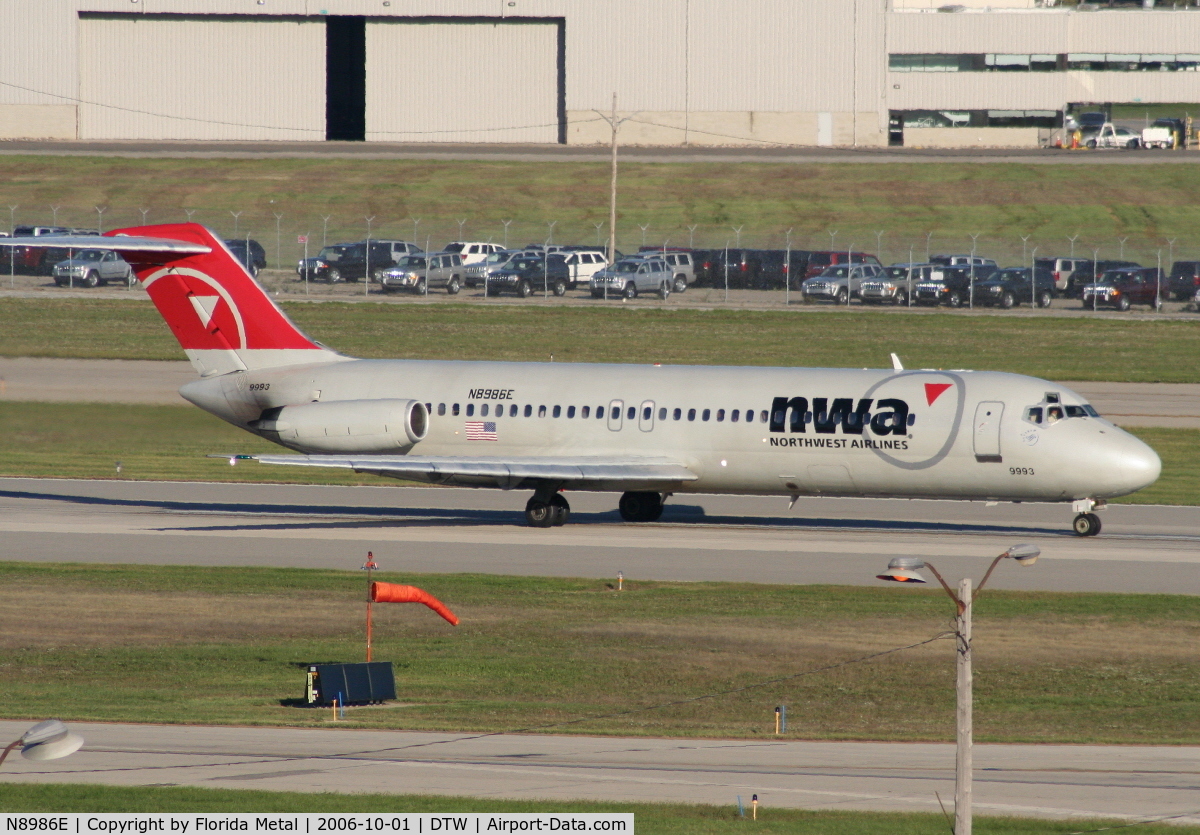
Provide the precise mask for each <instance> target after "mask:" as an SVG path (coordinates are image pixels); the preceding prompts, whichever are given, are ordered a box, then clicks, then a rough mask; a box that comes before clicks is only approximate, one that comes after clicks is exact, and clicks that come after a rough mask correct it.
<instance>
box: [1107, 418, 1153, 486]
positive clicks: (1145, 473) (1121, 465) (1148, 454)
mask: <svg viewBox="0 0 1200 835" xmlns="http://www.w3.org/2000/svg"><path fill="white" fill-rule="evenodd" d="M1121 434H1122V435H1123V436H1124V437H1123V438H1122V442H1121V444H1120V447H1119V449H1118V450H1116V464H1117V468H1118V471H1119V472H1120V476H1121V486H1122V487H1124V488H1125V490H1126V492H1129V493H1133V492H1134V491H1136V490H1141V489H1142V488H1143V487H1149V486H1150V485H1151V484H1153V483H1154V482H1155V481H1157V480H1158V477H1159V475H1161V474H1162V459H1161V458H1159V457H1158V453H1157V452H1155V451H1154V450H1153V449H1151V448H1150V447H1149V446H1148V445H1146V444H1145V443H1143V442H1142V441H1141V440H1139V439H1138V438H1135V437H1134V436H1133V435H1130V434H1128V433H1126V432H1122V433H1121Z"/></svg>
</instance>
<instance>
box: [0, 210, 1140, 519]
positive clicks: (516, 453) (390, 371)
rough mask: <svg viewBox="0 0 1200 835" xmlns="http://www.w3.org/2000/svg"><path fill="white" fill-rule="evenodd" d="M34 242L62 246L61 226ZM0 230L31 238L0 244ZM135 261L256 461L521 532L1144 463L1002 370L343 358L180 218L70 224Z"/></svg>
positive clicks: (1037, 490) (1071, 399) (206, 404)
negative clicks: (489, 511) (514, 497)
mask: <svg viewBox="0 0 1200 835" xmlns="http://www.w3.org/2000/svg"><path fill="white" fill-rule="evenodd" d="M54 243H55V246H58V247H70V246H72V245H73V244H72V243H71V239H69V238H59V239H56V240H55V242H54ZM3 244H5V245H35V244H36V245H45V239H41V238H38V239H8V240H5V241H3ZM78 246H79V247H80V248H85V247H86V248H88V249H97V248H110V249H114V250H116V251H117V252H119V253H121V255H122V256H123V257H124V258H125V260H126V261H128V262H129V263H130V264H131V265H132V266H133V268H134V270H135V271H136V273H137V277H138V279H139V280H140V281H141V282H142V284H143V286H144V287H145V288H146V290H147V292H148V293H149V295H150V298H151V299H152V300H153V302H154V304H155V306H156V307H157V308H158V310H159V312H160V313H161V314H162V316H163V318H164V319H165V320H166V322H167V324H168V325H169V326H170V328H171V331H172V332H173V333H174V334H175V336H176V338H177V339H178V340H179V344H180V345H181V346H182V347H183V349H184V351H185V353H186V354H187V356H188V359H190V360H191V362H192V365H193V367H194V368H195V369H196V371H197V373H198V374H199V379H198V380H196V381H194V382H191V383H188V384H186V385H184V386H183V387H182V388H181V389H180V390H179V393H180V394H181V395H182V396H183V397H184V398H186V399H187V400H188V401H190V402H191V403H194V404H195V405H197V406H199V407H200V408H201V409H204V410H205V411H207V412H210V413H212V414H214V415H216V416H217V417H219V418H221V419H222V420H225V421H228V422H229V423H232V424H233V425H235V426H238V427H240V428H242V429H245V430H246V431H248V432H252V433H254V434H255V435H258V436H260V437H263V438H266V439H268V440H270V441H273V442H274V443H277V444H279V445H280V446H283V447H286V448H288V449H290V450H293V451H294V452H296V453H300V454H292V455H254V456H246V457H249V458H254V459H257V460H258V461H259V462H262V463H264V464H275V465H291V466H303V467H335V468H343V469H349V470H353V471H355V472H358V473H370V474H374V475H379V476H388V477H393V478H401V479H408V480H412V481H421V482H429V483H435V484H454V485H465V486H470V487H493V488H500V489H502V490H526V491H531V492H532V496H531V497H530V498H529V500H528V502H527V504H526V505H525V518H526V520H527V521H528V523H529V524H530V525H532V526H534V527H550V526H554V525H561V524H563V523H564V522H566V521H567V519H568V517H569V515H570V506H569V504H568V502H567V499H566V496H565V495H564V491H566V492H570V491H574V490H593V491H617V492H621V493H622V496H621V500H620V504H619V507H620V512H621V516H622V518H624V519H625V520H627V521H630V522H651V521H654V520H656V519H658V518H659V517H660V516H661V514H662V511H663V502H664V501H665V500H666V499H667V498H668V497H669V496H671V495H672V494H675V493H730V494H742V495H760V496H790V497H791V498H792V501H793V503H794V502H795V501H796V499H797V498H799V497H803V496H863V497H888V498H897V497H900V498H926V499H962V500H982V501H990V502H1000V501H1011V502H1024V501H1036V502H1063V503H1067V502H1070V503H1072V506H1073V509H1074V511H1075V512H1076V513H1077V514H1078V515H1076V516H1075V519H1074V525H1073V528H1074V531H1075V533H1077V534H1079V535H1080V536H1090V535H1094V534H1096V533H1098V532H1099V530H1100V520H1099V517H1097V516H1096V514H1095V513H1094V512H1093V511H1094V510H1095V509H1096V508H1098V507H1103V505H1104V503H1105V500H1106V499H1108V498H1111V497H1114V496H1121V495H1124V494H1127V493H1132V492H1134V491H1135V490H1139V489H1141V488H1143V487H1146V486H1147V485H1149V484H1151V483H1153V482H1154V481H1155V479H1157V478H1158V475H1159V471H1160V468H1161V464H1160V461H1159V458H1158V456H1157V455H1156V454H1155V452H1154V450H1152V449H1150V447H1148V446H1146V445H1145V444H1144V443H1142V442H1141V441H1140V440H1138V439H1137V438H1135V437H1133V436H1132V435H1130V434H1128V433H1127V432H1125V431H1123V430H1121V429H1119V428H1118V427H1116V426H1114V425H1113V424H1112V423H1110V422H1109V421H1107V420H1105V419H1103V418H1102V417H1100V416H1099V415H1098V414H1097V413H1096V411H1095V410H1094V409H1093V408H1092V407H1091V406H1090V405H1088V404H1087V402H1085V401H1084V399H1083V398H1081V397H1080V396H1079V395H1078V394H1076V393H1075V392H1073V391H1070V390H1069V389H1066V388H1063V387H1062V386H1061V385H1058V384H1057V383H1051V382H1047V381H1046V380H1039V379H1036V378H1034V377H1025V376H1021V375H1017V374H1007V373H998V372H990V371H989V372H980V371H958V370H955V371H944V370H940V369H939V370H932V369H927V370H904V369H903V368H901V367H900V363H899V362H896V361H894V362H893V368H891V369H883V370H873V369H863V370H858V369H841V368H838V369H826V368H748V367H708V366H665V365H658V364H654V365H599V364H580V363H517V362H448V361H437V360H404V359H400V360H363V359H355V358H353V357H348V356H345V355H343V354H340V353H338V352H336V351H334V350H331V349H330V348H327V347H325V346H324V345H321V344H319V343H317V342H315V341H313V340H312V339H310V338H309V337H308V336H306V335H305V334H303V333H302V332H301V331H300V330H299V329H298V328H297V327H296V326H295V325H294V324H293V323H292V322H291V321H290V320H289V319H288V318H287V316H286V315H285V314H284V313H283V311H282V310H280V309H279V307H278V306H276V305H275V303H274V302H273V301H272V300H271V299H270V297H269V296H268V295H267V294H266V293H265V292H264V290H263V288H262V287H261V286H260V285H259V284H258V283H257V282H256V281H255V280H254V279H253V278H252V277H251V276H250V275H249V274H248V273H247V272H246V270H245V269H244V268H243V267H242V265H241V264H240V263H239V262H238V261H237V260H236V259H235V258H234V257H233V255H232V254H231V253H230V252H229V250H228V249H227V248H226V247H225V245H224V243H222V241H221V240H220V239H219V238H217V237H216V236H215V235H214V234H213V233H212V232H211V231H209V230H208V229H206V228H204V227H203V226H200V225H197V224H172V225H161V226H145V227H140V228H132V229H124V230H114V231H112V232H109V233H107V235H106V236H105V237H102V238H96V237H89V238H86V239H80V241H79V242H78Z"/></svg>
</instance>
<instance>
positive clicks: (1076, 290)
mask: <svg viewBox="0 0 1200 835" xmlns="http://www.w3.org/2000/svg"><path fill="white" fill-rule="evenodd" d="M1140 266H1142V265H1141V264H1139V263H1137V262H1136V261H1112V260H1110V261H1092V260H1091V259H1090V258H1085V259H1084V260H1082V261H1081V262H1079V266H1077V267H1076V268H1075V272H1074V273H1072V274H1071V282H1070V285H1069V286H1068V287H1067V291H1066V295H1068V296H1071V297H1073V298H1077V299H1078V298H1080V297H1081V295H1082V293H1083V288H1084V287H1085V286H1086V285H1088V284H1091V283H1093V282H1094V281H1095V280H1096V276H1097V275H1101V276H1103V275H1104V274H1105V273H1106V272H1108V271H1109V270H1120V269H1125V268H1126V267H1140Z"/></svg>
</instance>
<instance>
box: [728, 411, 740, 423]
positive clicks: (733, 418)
mask: <svg viewBox="0 0 1200 835" xmlns="http://www.w3.org/2000/svg"><path fill="white" fill-rule="evenodd" d="M729 420H730V422H731V423H737V422H738V410H737V409H734V410H733V411H732V412H731V413H730V414H729Z"/></svg>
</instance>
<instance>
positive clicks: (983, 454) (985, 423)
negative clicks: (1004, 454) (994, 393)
mask: <svg viewBox="0 0 1200 835" xmlns="http://www.w3.org/2000/svg"><path fill="white" fill-rule="evenodd" d="M1003 415H1004V404H1003V403H1001V402H999V401H996V400H985V401H984V402H982V403H980V404H979V405H978V406H977V407H976V408H975V431H974V433H973V434H974V440H975V460H976V461H980V462H992V463H994V462H999V461H1001V460H1003V459H1002V458H1001V457H1000V418H1001V417H1003Z"/></svg>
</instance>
